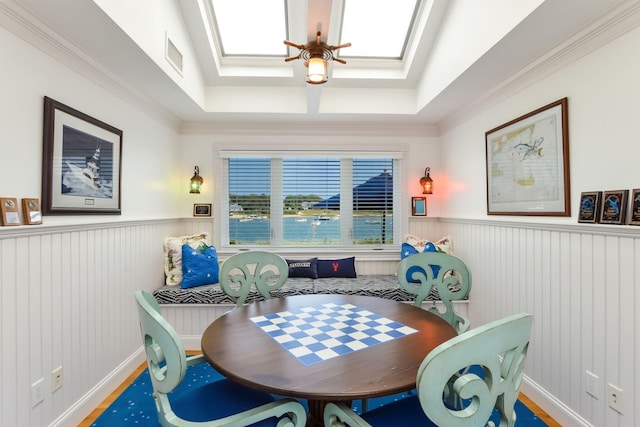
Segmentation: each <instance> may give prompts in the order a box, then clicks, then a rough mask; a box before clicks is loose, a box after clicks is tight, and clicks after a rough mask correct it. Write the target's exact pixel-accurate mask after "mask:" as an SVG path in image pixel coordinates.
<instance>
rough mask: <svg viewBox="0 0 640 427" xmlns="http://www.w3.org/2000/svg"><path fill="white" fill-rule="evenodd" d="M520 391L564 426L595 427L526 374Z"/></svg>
mask: <svg viewBox="0 0 640 427" xmlns="http://www.w3.org/2000/svg"><path fill="white" fill-rule="evenodd" d="M520 392H521V393H523V394H524V395H526V396H527V397H528V398H529V399H531V400H532V401H533V402H534V403H535V404H536V405H538V406H539V407H540V408H541V409H542V410H543V411H545V412H546V413H547V414H549V416H551V418H553V419H554V420H556V421H557V422H558V423H559V424H560V425H561V426H563V427H594V426H593V424H591V423H589V422H588V421H587V420H585V419H584V418H582V417H581V416H580V415H579V414H578V413H577V412H575V411H574V410H572V409H571V408H569V407H568V406H567V405H565V404H564V403H562V402H561V401H560V400H558V399H557V398H556V397H555V396H554V395H552V394H551V393H549V392H548V391H547V390H545V389H544V388H542V387H540V385H538V384H537V383H536V382H534V381H532V380H531V378H529V377H527V376H526V375H525V376H524V377H523V379H522V384H521V386H520Z"/></svg>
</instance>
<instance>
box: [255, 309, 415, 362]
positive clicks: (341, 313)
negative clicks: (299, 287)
mask: <svg viewBox="0 0 640 427" xmlns="http://www.w3.org/2000/svg"><path fill="white" fill-rule="evenodd" d="M251 320H252V321H253V322H254V323H255V324H256V325H257V326H258V327H260V328H261V329H262V330H263V331H264V332H265V333H267V335H269V336H270V337H271V338H273V339H274V340H276V341H277V342H278V343H279V344H280V345H281V346H282V347H284V348H285V349H286V350H287V351H288V352H289V353H291V354H292V355H293V356H294V357H296V358H297V359H298V360H299V361H300V362H301V363H302V364H303V365H305V366H309V365H313V364H314V363H318V362H322V361H323V360H328V359H332V358H334V357H338V356H342V355H345V354H349V353H352V352H354V351H358V350H362V349H365V348H368V347H371V346H374V345H377V344H381V343H384V342H387V341H391V340H393V339H397V338H402V337H404V336H407V335H410V334H413V333H415V332H418V331H417V330H416V329H413V328H411V327H409V326H406V325H403V324H402V323H400V322H396V321H393V320H390V319H387V318H386V317H383V316H381V315H379V314H376V313H372V312H371V311H369V310H366V309H363V308H360V307H357V306H355V305H353V304H348V303H340V302H338V303H327V304H322V305H319V306H315V307H303V308H300V309H298V310H295V311H283V312H280V313H272V314H267V315H264V316H256V317H252V318H251Z"/></svg>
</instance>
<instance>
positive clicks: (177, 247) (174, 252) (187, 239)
mask: <svg viewBox="0 0 640 427" xmlns="http://www.w3.org/2000/svg"><path fill="white" fill-rule="evenodd" d="M182 245H189V246H191V247H192V248H193V249H201V250H204V249H205V248H206V247H208V246H211V244H210V243H209V234H208V233H200V234H194V235H193V236H179V237H165V238H164V274H165V276H166V280H165V283H166V284H167V285H169V286H178V285H180V282H182Z"/></svg>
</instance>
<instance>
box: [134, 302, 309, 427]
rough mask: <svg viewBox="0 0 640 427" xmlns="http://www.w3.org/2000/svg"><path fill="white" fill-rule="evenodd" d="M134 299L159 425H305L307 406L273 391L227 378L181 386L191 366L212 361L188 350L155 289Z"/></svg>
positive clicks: (203, 426)
mask: <svg viewBox="0 0 640 427" xmlns="http://www.w3.org/2000/svg"><path fill="white" fill-rule="evenodd" d="M135 298H136V303H137V308H138V317H139V320H140V331H141V333H142V341H143V345H144V350H145V353H146V356H147V366H148V368H149V376H150V377H151V384H152V387H153V399H154V400H155V403H156V409H157V412H158V422H159V424H160V425H161V426H163V427H195V426H202V427H219V426H223V425H225V426H226V425H234V426H249V425H254V424H255V423H257V422H261V421H264V422H265V423H266V424H265V425H269V426H272V427H282V426H287V427H302V426H304V425H305V423H306V413H305V408H304V407H303V406H302V405H301V404H300V403H299V402H297V401H295V400H293V399H279V400H276V399H275V398H274V397H273V396H272V395H270V394H269V393H263V392H260V391H258V390H253V389H249V388H247V387H244V386H241V385H240V384H236V383H234V382H232V381H230V380H228V379H222V380H218V381H201V382H197V383H191V382H189V384H188V385H187V386H183V387H180V386H181V383H182V382H183V380H184V378H185V375H186V373H187V368H189V367H191V366H194V365H198V364H202V363H208V362H207V360H206V359H205V358H204V356H203V355H202V354H197V355H194V356H187V355H186V354H185V351H184V346H183V344H182V341H181V340H180V337H178V334H177V333H176V331H175V330H174V329H173V327H172V326H171V325H170V324H169V323H168V322H167V321H166V320H165V319H164V317H163V316H162V314H161V312H160V305H159V304H158V303H157V301H156V299H155V298H154V297H153V295H152V294H150V293H149V292H146V291H137V292H136V293H135ZM176 389H177V390H176ZM174 391H175V393H172V392H174ZM187 416H188V417H187ZM260 425H263V424H260Z"/></svg>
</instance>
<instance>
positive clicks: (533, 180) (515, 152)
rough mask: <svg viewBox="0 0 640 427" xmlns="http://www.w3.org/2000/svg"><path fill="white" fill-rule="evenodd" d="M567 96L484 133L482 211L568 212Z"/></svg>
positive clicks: (503, 213)
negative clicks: (484, 195)
mask: <svg viewBox="0 0 640 427" xmlns="http://www.w3.org/2000/svg"><path fill="white" fill-rule="evenodd" d="M567 106H568V100H567V98H562V99H560V100H558V101H555V102H552V103H550V104H547V105H545V106H544V107H541V108H538V109H537V110H534V111H532V112H530V113H528V114H525V115H524V116H520V117H518V118H516V119H514V120H511V121H510V122H507V123H505V124H503V125H500V126H498V127H496V128H494V129H491V130H489V131H487V132H486V133H485V152H486V173H487V215H527V216H543V215H544V216H571V203H570V196H571V192H570V186H569V176H570V175H569V120H568V111H567Z"/></svg>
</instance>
